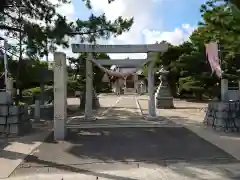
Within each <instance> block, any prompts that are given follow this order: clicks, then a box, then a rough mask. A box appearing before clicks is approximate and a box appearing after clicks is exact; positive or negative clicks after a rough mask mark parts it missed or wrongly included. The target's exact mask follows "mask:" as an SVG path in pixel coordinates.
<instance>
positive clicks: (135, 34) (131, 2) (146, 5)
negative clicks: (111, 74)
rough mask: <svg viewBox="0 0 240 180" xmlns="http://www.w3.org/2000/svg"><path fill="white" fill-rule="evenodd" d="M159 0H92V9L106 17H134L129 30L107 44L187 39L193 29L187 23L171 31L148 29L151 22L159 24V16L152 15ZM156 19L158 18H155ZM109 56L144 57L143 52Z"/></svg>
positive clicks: (178, 42) (178, 41)
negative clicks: (110, 0) (109, 1)
mask: <svg viewBox="0 0 240 180" xmlns="http://www.w3.org/2000/svg"><path fill="white" fill-rule="evenodd" d="M156 3H161V1H160V0H148V1H146V0H116V1H114V2H113V3H111V4H108V2H107V0H101V1H100V0H92V6H93V10H94V11H95V12H103V13H105V14H106V16H107V18H108V19H110V20H113V19H115V18H117V17H118V16H123V17H125V18H129V17H134V24H133V26H132V28H131V30H130V31H129V32H126V33H124V34H122V35H121V36H118V37H117V38H111V39H110V40H109V41H107V43H109V44H142V43H155V42H156V41H159V42H160V41H162V40H165V41H168V42H170V43H172V44H175V45H177V44H180V43H182V42H183V41H185V40H187V39H188V37H189V35H190V34H191V33H192V31H193V27H191V26H190V25H189V24H183V25H182V27H179V28H176V29H175V30H174V31H172V32H162V31H159V30H150V29H149V28H150V27H151V26H152V25H153V23H155V24H156V23H157V24H160V25H161V18H156V17H154V14H153V12H154V11H153V8H154V7H155V6H156ZM156 19H158V20H156ZM110 56H111V58H120V59H121V58H126V57H131V58H145V57H146V55H144V54H131V55H129V54H121V55H119V54H110Z"/></svg>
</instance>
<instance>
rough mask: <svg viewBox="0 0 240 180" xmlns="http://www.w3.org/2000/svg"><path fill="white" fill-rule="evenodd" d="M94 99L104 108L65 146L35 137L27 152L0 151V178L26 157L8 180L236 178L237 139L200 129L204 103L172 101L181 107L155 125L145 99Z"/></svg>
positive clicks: (239, 149) (23, 147)
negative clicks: (8, 153) (148, 114)
mask: <svg viewBox="0 0 240 180" xmlns="http://www.w3.org/2000/svg"><path fill="white" fill-rule="evenodd" d="M100 97H101V98H100V99H101V102H102V105H103V106H105V107H106V108H105V109H104V110H102V111H101V112H100V113H97V116H98V118H99V119H98V120H97V122H95V124H93V123H88V124H87V123H85V124H84V123H83V125H82V127H83V129H82V130H81V131H80V132H77V133H70V134H69V135H68V141H64V142H58V143H56V142H54V141H53V140H52V137H49V138H48V139H47V141H46V142H44V143H41V141H36V139H37V138H35V139H34V140H31V141H36V142H39V143H36V144H35V145H31V148H30V147H29V150H26V149H27V148H26V146H27V145H26V144H27V143H25V142H24V141H23V140H22V144H23V145H22V144H21V145H19V144H17V143H18V142H16V143H15V147H14V148H11V146H7V147H6V148H5V149H4V151H5V152H7V151H9V152H11V153H10V155H11V156H10V155H8V156H6V154H4V153H3V152H4V151H2V154H1V157H2V158H0V176H2V177H4V176H5V177H7V174H9V173H10V171H12V170H13V169H14V168H13V167H16V165H18V164H19V163H20V162H21V159H22V158H23V157H25V156H26V155H27V154H31V155H30V156H28V157H27V158H26V160H25V162H23V163H22V164H21V165H20V166H18V168H17V169H16V170H15V171H14V172H13V173H12V175H11V177H10V178H8V179H34V180H35V179H44V180H45V179H50V178H51V179H55V178H56V179H62V178H63V179H64V180H65V179H79V180H93V179H94V180H96V179H99V180H107V179H109V180H110V179H112V180H141V179H142V180H145V179H148V180H155V179H156V180H157V179H159V180H160V179H161V180H168V179H171V180H175V179H176V180H177V179H179V180H182V179H185V180H190V179H191V180H192V179H196V180H204V179H206V180H235V179H240V164H239V163H238V160H240V155H239V154H240V147H239V146H240V143H239V138H238V137H236V136H233V135H232V136H226V134H225V136H224V135H223V134H221V133H216V132H214V131H212V130H211V129H209V128H205V127H204V126H202V125H201V123H200V122H201V121H202V119H203V114H204V113H203V111H202V108H204V106H205V105H204V104H194V103H192V104H191V103H184V102H183V101H177V102H176V103H175V104H177V106H181V107H182V108H179V109H175V110H160V111H159V114H160V116H161V117H160V118H159V119H158V120H157V121H147V120H145V119H144V118H143V116H144V115H145V114H146V113H147V110H146V109H147V99H146V96H138V97H137V98H136V97H135V96H120V97H116V96H100ZM185 105H186V106H185ZM193 107H194V108H193ZM196 107H197V108H196ZM198 107H199V108H198ZM166 117H167V118H169V120H167V119H166ZM183 127H186V128H187V129H189V130H190V131H189V130H187V129H186V128H183ZM191 131H193V132H194V133H192V132H191ZM195 133H196V134H197V135H198V136H197V135H195ZM199 136H200V137H202V138H203V139H202V138H200V137H199ZM204 139H205V140H207V141H209V142H211V143H208V142H207V141H205V140H204ZM213 144H214V145H216V146H214V145H213ZM28 145H29V144H28ZM36 147H38V148H36ZM35 148H36V149H35ZM234 148H235V149H236V150H234ZM33 149H35V150H34V151H33V152H32V150H33ZM222 149H223V150H224V151H226V152H228V154H227V153H226V152H224V151H223V150H222ZM31 152H32V153H31ZM16 155H18V156H16ZM231 155H232V156H231ZM11 162H14V163H11ZM4 166H6V167H10V168H4ZM4 171H6V172H4ZM27 176H30V177H27Z"/></svg>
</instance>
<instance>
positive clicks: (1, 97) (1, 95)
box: [0, 92, 13, 105]
mask: <svg viewBox="0 0 240 180" xmlns="http://www.w3.org/2000/svg"><path fill="white" fill-rule="evenodd" d="M12 103H13V101H12V97H11V95H10V94H9V93H8V92H0V104H3V105H4V104H12Z"/></svg>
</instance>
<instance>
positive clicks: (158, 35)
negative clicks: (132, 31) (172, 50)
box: [143, 24, 194, 45]
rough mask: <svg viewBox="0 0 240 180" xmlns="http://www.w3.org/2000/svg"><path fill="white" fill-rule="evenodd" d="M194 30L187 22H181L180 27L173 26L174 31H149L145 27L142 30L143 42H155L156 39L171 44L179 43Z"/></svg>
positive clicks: (186, 38)
mask: <svg viewBox="0 0 240 180" xmlns="http://www.w3.org/2000/svg"><path fill="white" fill-rule="evenodd" d="M193 31H194V28H193V27H191V26H190V25H189V24H183V25H182V27H180V28H175V30H174V31H169V32H168V31H165V32H161V31H150V30H148V29H145V30H144V31H143V34H144V37H145V43H149V44H151V43H155V42H156V41H158V42H161V41H168V42H169V43H171V44H173V45H179V44H181V43H183V42H184V41H186V40H188V38H189V35H190V34H191V33H192V32H193Z"/></svg>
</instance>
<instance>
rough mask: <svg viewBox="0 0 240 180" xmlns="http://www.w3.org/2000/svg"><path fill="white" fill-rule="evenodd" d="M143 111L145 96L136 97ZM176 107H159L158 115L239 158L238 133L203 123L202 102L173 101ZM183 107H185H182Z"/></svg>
mask: <svg viewBox="0 0 240 180" xmlns="http://www.w3.org/2000/svg"><path fill="white" fill-rule="evenodd" d="M138 99H139V103H140V104H141V108H142V109H143V110H142V111H143V112H146V110H147V96H140V97H138ZM174 105H175V107H176V109H172V110H169V109H160V110H158V114H159V115H160V116H164V117H168V118H169V119H171V120H172V121H174V122H175V123H177V124H180V125H183V126H184V127H186V128H187V129H189V130H190V131H192V132H194V133H196V134H197V135H198V136H200V137H201V138H203V139H205V140H206V141H209V142H210V143H212V144H214V145H215V146H217V147H219V148H221V149H223V150H224V151H226V152H227V153H229V154H231V155H232V156H234V157H235V158H236V159H238V160H240V134H239V133H237V134H234V133H232V134H231V133H229V134H228V133H225V132H219V131H214V130H213V129H212V128H211V127H206V126H205V125H203V123H202V122H203V119H204V115H205V112H204V110H203V109H204V108H205V107H206V106H207V104H204V103H189V102H186V101H179V100H178V101H175V102H174ZM182 107H185V108H182Z"/></svg>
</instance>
